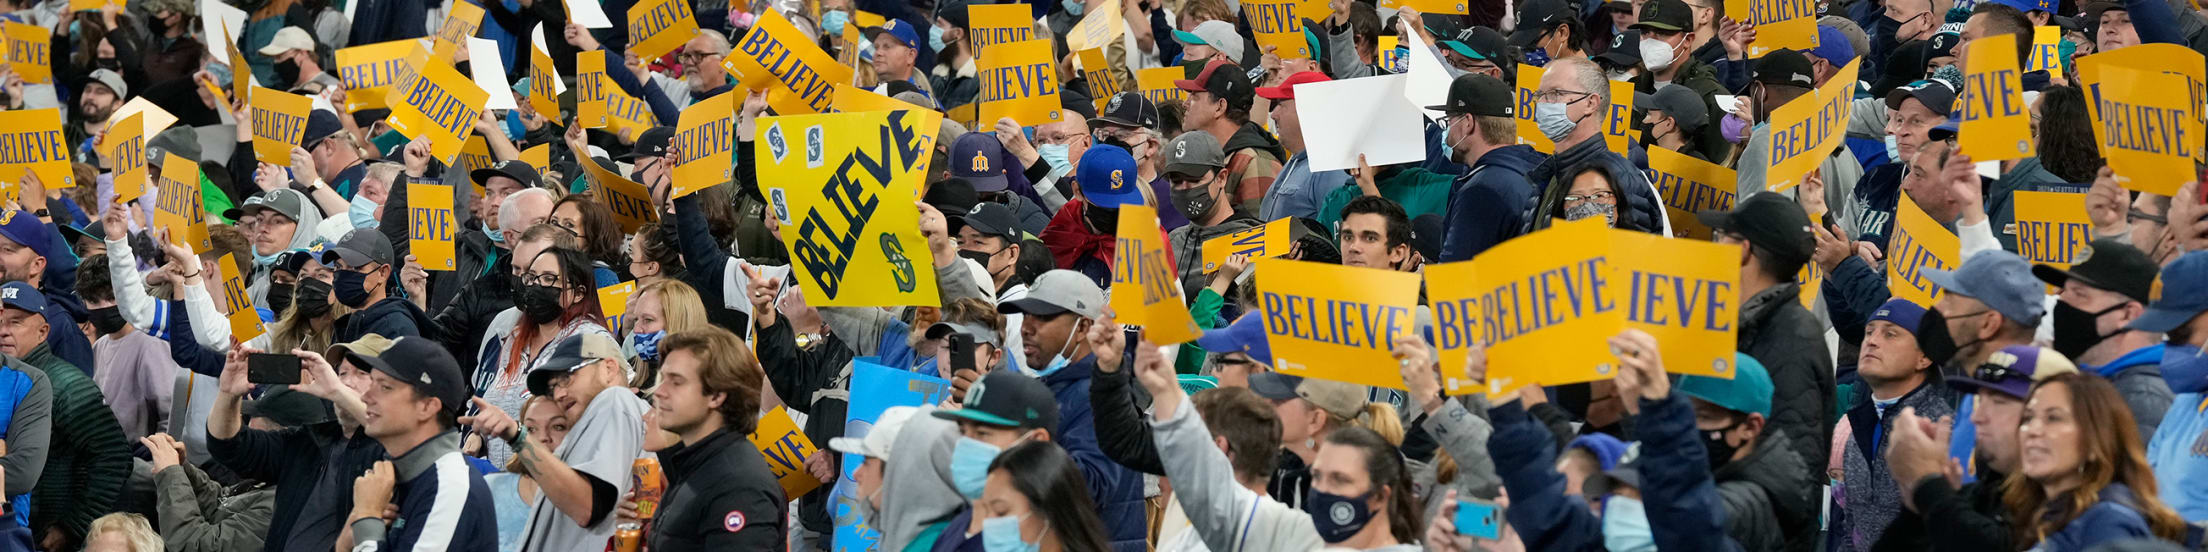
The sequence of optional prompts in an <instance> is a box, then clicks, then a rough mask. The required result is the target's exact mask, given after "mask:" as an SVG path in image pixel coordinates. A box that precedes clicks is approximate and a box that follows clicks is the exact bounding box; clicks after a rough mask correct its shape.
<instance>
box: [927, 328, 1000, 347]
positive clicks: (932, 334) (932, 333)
mask: <svg viewBox="0 0 2208 552" xmlns="http://www.w3.org/2000/svg"><path fill="white" fill-rule="evenodd" d="M954 333H959V334H966V336H967V337H972V338H974V342H975V343H987V344H990V345H995V346H998V347H1003V346H1004V339H1003V338H1001V337H997V332H996V330H991V329H989V328H988V327H987V326H976V325H973V324H963V323H958V322H937V323H935V325H933V326H928V331H927V333H924V334H921V336H922V337H926V338H928V339H943V338H944V337H945V336H949V335H951V334H954Z"/></svg>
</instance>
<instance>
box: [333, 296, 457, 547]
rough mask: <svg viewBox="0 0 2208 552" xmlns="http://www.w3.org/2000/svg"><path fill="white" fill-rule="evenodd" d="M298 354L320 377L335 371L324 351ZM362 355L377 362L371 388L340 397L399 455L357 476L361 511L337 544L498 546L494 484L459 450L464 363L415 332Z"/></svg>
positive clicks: (356, 501)
mask: <svg viewBox="0 0 2208 552" xmlns="http://www.w3.org/2000/svg"><path fill="white" fill-rule="evenodd" d="M299 357H300V363H301V364H303V365H305V367H304V368H303V369H304V370H308V371H309V373H311V374H313V375H314V378H315V380H316V381H317V382H323V381H328V380H334V379H336V377H337V376H336V373H335V372H334V371H332V368H331V367H330V364H329V362H327V361H325V360H323V359H322V356H321V355H318V354H314V353H310V352H300V353H299ZM357 360H359V361H361V362H365V363H367V364H368V365H369V366H370V367H373V368H374V369H375V371H374V373H373V374H371V379H370V383H369V384H368V391H367V392H365V393H361V394H360V398H359V400H357V401H355V400H350V398H349V397H348V400H340V401H336V402H338V403H339V407H340V408H343V409H346V410H355V409H358V410H356V411H355V412H356V413H357V414H361V415H362V416H361V419H362V420H363V421H364V423H363V424H362V425H361V431H362V432H363V433H366V434H367V435H368V436H369V437H373V438H375V439H376V441H377V442H379V443H382V444H383V448H384V450H386V451H390V452H391V453H392V454H391V460H388V461H379V462H376V465H375V467H374V468H372V469H370V470H368V473H366V474H363V475H361V476H360V478H359V479H358V480H357V481H356V482H355V483H354V484H353V497H352V498H353V500H352V504H353V509H352V513H351V514H348V515H347V516H346V518H345V519H346V520H347V524H346V525H347V527H346V532H345V533H343V534H340V535H339V536H338V544H340V545H342V546H344V547H346V548H352V547H354V545H355V543H357V544H358V545H359V546H366V547H369V548H366V549H367V550H379V549H383V548H384V547H389V548H390V549H392V550H412V549H415V548H417V547H420V548H423V549H428V550H492V549H495V548H497V547H498V519H497V512H496V510H494V509H492V507H491V490H490V487H488V486H485V485H484V484H483V476H481V475H478V474H477V473H476V472H475V468H474V467H473V466H470V465H469V464H468V461H467V460H466V459H465V457H464V456H463V455H461V454H460V434H459V433H458V432H456V431H454V429H455V426H456V425H457V423H456V420H457V418H458V417H459V415H460V412H461V411H462V409H463V407H462V406H461V405H462V404H465V401H466V400H467V398H468V384H467V380H465V379H463V377H462V376H461V374H460V363H459V362H457V361H454V360H453V359H452V355H450V354H447V353H446V352H445V349H444V348H443V347H441V346H438V345H437V343H436V342H435V341H431V340H429V339H424V338H421V337H414V336H409V337H401V338H399V339H398V340H396V341H393V342H392V343H391V348H390V349H385V350H384V351H383V354H380V355H377V356H374V357H366V358H359V359H357ZM331 387H337V386H335V385H334V384H333V385H331ZM394 506H395V508H394ZM387 508H389V509H396V510H397V512H398V516H397V518H396V521H392V522H388V523H387V522H385V520H384V517H383V516H384V511H385V510H386V509H387Z"/></svg>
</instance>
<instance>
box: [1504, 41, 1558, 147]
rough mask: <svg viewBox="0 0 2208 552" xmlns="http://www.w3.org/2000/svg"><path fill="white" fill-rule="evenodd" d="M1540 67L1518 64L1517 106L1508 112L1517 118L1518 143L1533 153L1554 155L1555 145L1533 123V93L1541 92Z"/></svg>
mask: <svg viewBox="0 0 2208 552" xmlns="http://www.w3.org/2000/svg"><path fill="white" fill-rule="evenodd" d="M1541 73H1542V70H1541V68H1540V67H1534V66H1532V65H1527V64H1524V63H1520V64H1518V105H1517V106H1516V107H1515V108H1513V109H1511V110H1510V112H1511V113H1514V114H1517V116H1518V143H1520V144H1525V145H1529V146H1533V149H1534V151H1538V152H1541V153H1556V143H1555V142H1550V141H1549V135H1547V134H1543V133H1542V132H1541V125H1540V124H1538V123H1535V122H1533V104H1536V103H1540V100H1537V99H1534V97H1533V96H1534V93H1535V92H1538V91H1540V90H1541Z"/></svg>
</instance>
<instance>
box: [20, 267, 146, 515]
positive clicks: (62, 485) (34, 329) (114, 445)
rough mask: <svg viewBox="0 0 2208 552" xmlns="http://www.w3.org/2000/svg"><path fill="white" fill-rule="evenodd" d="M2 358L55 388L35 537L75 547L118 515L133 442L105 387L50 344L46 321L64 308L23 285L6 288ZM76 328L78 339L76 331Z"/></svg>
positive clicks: (34, 508) (34, 504)
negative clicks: (95, 526) (98, 521)
mask: <svg viewBox="0 0 2208 552" xmlns="http://www.w3.org/2000/svg"><path fill="white" fill-rule="evenodd" d="M0 305H4V307H5V308H0V353H5V354H7V355H8V356H10V357H14V358H16V359H20V360H21V361H22V362H23V363H24V364H27V365H30V366H31V367H33V368H36V369H38V370H41V371H44V372H45V373H46V379H47V382H48V383H49V384H50V385H52V386H53V408H54V424H53V437H54V440H53V441H52V442H53V447H52V448H50V449H48V451H47V454H46V470H45V471H44V472H43V475H40V476H39V479H38V488H37V490H34V491H32V493H33V499H34V500H33V502H32V506H31V513H32V514H33V515H32V516H31V532H33V533H35V534H37V535H39V544H40V545H41V546H42V547H44V548H46V549H47V550H65V549H71V548H75V547H76V546H77V544H78V543H81V542H83V539H84V537H85V535H86V534H87V532H88V531H89V530H90V529H91V528H92V520H93V519H95V518H98V517H100V515H101V514H105V513H107V512H110V511H113V510H114V509H115V505H116V499H117V498H118V497H120V496H122V493H123V483H124V482H125V481H127V480H129V478H130V444H129V443H128V442H126V441H124V440H123V428H122V426H121V425H120V424H118V423H117V422H116V421H115V411H113V410H109V409H108V407H107V400H106V399H105V398H103V397H101V396H100V388H99V386H98V385H95V384H93V383H92V378H90V377H87V376H85V374H84V372H82V371H79V370H78V369H77V367H75V366H70V365H69V363H68V362H67V361H63V360H61V358H60V357H56V356H54V354H53V352H52V349H50V348H49V346H48V345H47V341H46V334H47V333H48V332H50V331H51V330H52V328H50V327H48V326H47V325H46V320H45V319H44V318H42V317H40V316H39V314H40V313H41V312H42V311H45V310H47V309H51V308H59V307H55V306H52V305H48V304H46V296H45V295H44V294H41V293H39V292H38V290H37V289H33V288H32V287H31V286H30V284H26V283H23V282H8V283H7V284H4V285H0ZM75 328H76V327H75V326H70V327H69V330H70V333H76V332H74V331H73V330H75Z"/></svg>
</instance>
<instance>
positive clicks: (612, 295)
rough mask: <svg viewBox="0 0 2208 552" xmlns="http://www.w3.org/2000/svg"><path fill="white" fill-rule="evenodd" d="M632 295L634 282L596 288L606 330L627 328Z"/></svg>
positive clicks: (616, 331)
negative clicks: (623, 316) (624, 316)
mask: <svg viewBox="0 0 2208 552" xmlns="http://www.w3.org/2000/svg"><path fill="white" fill-rule="evenodd" d="M723 95H724V96H725V95H726V94H723ZM632 295H636V280H629V281H626V282H621V283H618V284H614V285H610V286H606V287H602V288H598V311H599V312H601V313H604V314H605V315H606V328H607V329H611V330H613V331H614V333H615V334H619V333H620V332H621V331H622V330H624V329H627V328H628V324H626V323H625V322H626V321H625V320H622V319H621V316H622V315H625V314H628V313H629V296H632Z"/></svg>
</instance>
